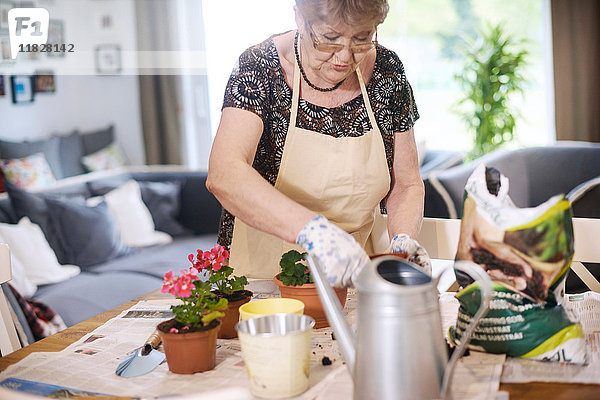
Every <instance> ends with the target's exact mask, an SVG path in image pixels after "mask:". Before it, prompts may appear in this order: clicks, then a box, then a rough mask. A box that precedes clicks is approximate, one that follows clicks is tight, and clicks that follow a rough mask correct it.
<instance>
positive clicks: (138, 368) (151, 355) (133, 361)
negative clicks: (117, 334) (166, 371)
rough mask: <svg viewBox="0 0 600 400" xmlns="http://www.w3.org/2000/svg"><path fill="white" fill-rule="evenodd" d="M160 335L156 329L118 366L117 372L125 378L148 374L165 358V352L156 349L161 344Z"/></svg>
mask: <svg viewBox="0 0 600 400" xmlns="http://www.w3.org/2000/svg"><path fill="white" fill-rule="evenodd" d="M160 342H161V340H160V336H158V332H157V331H154V333H153V334H152V335H150V337H149V338H148V340H146V343H144V345H143V346H142V347H139V348H137V349H135V350H134V351H132V352H131V353H129V354H128V355H127V356H126V357H125V358H124V359H123V361H121V363H120V364H119V366H118V367H117V370H116V371H115V373H116V374H117V375H119V376H122V377H124V378H131V377H134V376H139V375H143V374H146V373H148V372H150V371H152V370H153V369H154V368H156V367H157V366H158V365H159V364H160V363H161V362H163V360H164V359H165V355H164V353H161V352H160V351H158V350H156V348H157V347H158V346H160Z"/></svg>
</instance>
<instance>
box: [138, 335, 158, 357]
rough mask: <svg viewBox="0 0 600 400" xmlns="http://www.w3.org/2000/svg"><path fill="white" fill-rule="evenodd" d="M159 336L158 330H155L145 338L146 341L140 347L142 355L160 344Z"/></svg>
mask: <svg viewBox="0 0 600 400" xmlns="http://www.w3.org/2000/svg"><path fill="white" fill-rule="evenodd" d="M160 342H161V340H160V336H158V331H157V330H155V331H154V332H152V335H150V337H149V338H148V339H146V343H144V346H143V348H142V355H143V356H145V355H147V354H149V353H150V352H151V351H152V349H156V348H157V347H158V346H160Z"/></svg>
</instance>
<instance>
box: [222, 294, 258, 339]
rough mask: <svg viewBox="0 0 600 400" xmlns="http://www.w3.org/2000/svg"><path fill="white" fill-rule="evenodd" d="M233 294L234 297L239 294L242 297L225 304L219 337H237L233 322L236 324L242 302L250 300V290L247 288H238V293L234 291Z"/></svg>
mask: <svg viewBox="0 0 600 400" xmlns="http://www.w3.org/2000/svg"><path fill="white" fill-rule="evenodd" d="M236 294H237V296H236ZM233 296H235V297H233V298H234V299H236V298H239V297H240V296H241V297H242V298H240V299H239V300H233V301H229V303H228V304H227V310H225V311H224V313H225V316H224V317H222V318H221V329H220V330H219V339H235V338H236V337H237V331H236V330H235V324H237V323H238V321H239V320H240V311H239V308H240V306H241V305H242V304H246V303H247V302H249V301H250V299H252V292H251V291H249V290H240V293H238V292H236V293H234V294H233ZM226 298H227V297H226ZM227 300H229V299H227Z"/></svg>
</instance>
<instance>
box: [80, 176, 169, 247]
mask: <svg viewBox="0 0 600 400" xmlns="http://www.w3.org/2000/svg"><path fill="white" fill-rule="evenodd" d="M103 198H104V201H106V204H107V205H108V209H109V211H110V213H111V214H112V216H113V217H114V218H115V221H116V222H117V226H118V227H119V233H120V234H121V241H122V242H123V243H124V244H126V245H127V246H133V247H145V246H153V245H157V244H167V243H171V242H172V241H173V238H172V237H171V236H170V235H169V234H166V233H164V232H159V231H156V230H155V227H154V221H153V220H152V215H151V214H150V211H148V207H146V205H145V204H144V202H143V201H142V193H141V191H140V186H139V185H138V183H137V182H136V181H135V180H130V181H127V182H126V183H124V184H123V185H121V186H119V187H118V188H116V189H114V190H111V191H110V192H108V193H106V194H105V195H104V196H101V197H92V198H90V199H88V200H87V204H88V205H90V206H95V205H96V204H98V203H99V202H101V201H102V199H103Z"/></svg>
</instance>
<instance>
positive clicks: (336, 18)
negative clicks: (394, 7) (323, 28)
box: [296, 0, 390, 26]
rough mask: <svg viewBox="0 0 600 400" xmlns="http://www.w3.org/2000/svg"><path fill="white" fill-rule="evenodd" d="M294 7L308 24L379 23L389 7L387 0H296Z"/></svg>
mask: <svg viewBox="0 0 600 400" xmlns="http://www.w3.org/2000/svg"><path fill="white" fill-rule="evenodd" d="M296 7H297V9H298V11H299V12H300V14H302V16H303V17H304V19H305V20H306V22H307V23H308V24H314V23H317V22H324V23H339V22H343V23H345V24H346V25H373V26H377V25H379V24H381V23H382V22H383V21H384V20H385V17H386V16H387V13H388V11H389V9H390V6H389V5H388V2H387V0H296Z"/></svg>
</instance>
